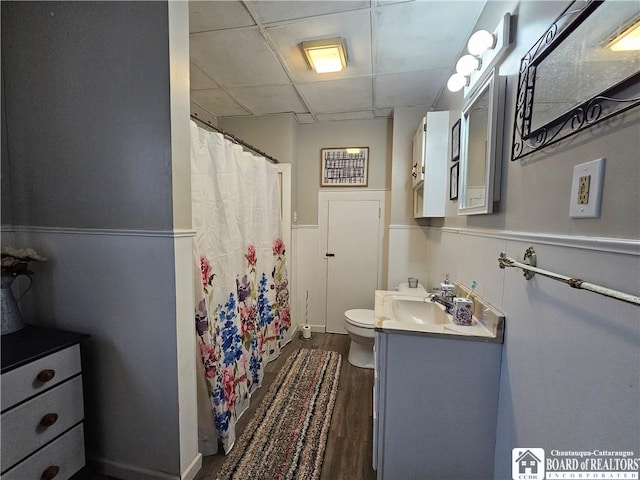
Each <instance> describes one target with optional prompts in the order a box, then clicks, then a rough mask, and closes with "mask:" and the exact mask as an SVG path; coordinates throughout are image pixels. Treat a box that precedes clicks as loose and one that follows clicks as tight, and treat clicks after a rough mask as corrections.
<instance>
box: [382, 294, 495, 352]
mask: <svg viewBox="0 0 640 480" xmlns="http://www.w3.org/2000/svg"><path fill="white" fill-rule="evenodd" d="M456 286H457V287H458V288H460V285H456ZM429 295H430V294H429V293H424V292H422V293H420V292H416V293H415V294H413V293H407V292H398V291H395V290H376V292H375V324H374V327H375V329H376V330H377V331H381V332H385V333H400V334H408V335H427V336H435V337H439V338H451V339H459V340H473V341H482V342H495V343H502V342H503V330H504V315H503V314H502V313H501V312H499V311H497V310H496V309H495V308H494V307H492V306H491V305H489V304H487V303H485V302H484V301H483V300H482V299H480V298H479V297H477V296H476V297H474V304H475V308H474V316H473V319H474V324H473V325H470V326H462V325H456V324H455V323H453V321H452V320H451V315H449V314H446V315H447V316H448V318H449V320H450V322H449V323H447V324H444V325H421V324H414V323H407V322H400V321H397V320H396V319H395V318H394V314H393V311H392V302H393V299H394V298H403V297H405V298H407V299H416V300H419V301H429V300H428V297H429ZM437 307H438V308H441V309H442V310H443V311H444V307H443V306H442V305H440V304H437Z"/></svg>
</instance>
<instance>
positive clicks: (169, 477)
mask: <svg viewBox="0 0 640 480" xmlns="http://www.w3.org/2000/svg"><path fill="white" fill-rule="evenodd" d="M89 462H90V464H91V467H92V469H93V470H95V471H96V472H98V473H101V474H103V475H108V476H110V477H115V478H120V479H122V480H193V479H194V478H195V476H196V474H197V473H198V472H199V471H200V468H202V454H200V453H198V454H197V455H196V456H195V457H194V459H193V460H192V462H191V463H190V464H189V466H188V467H187V469H186V470H185V471H184V472H183V473H182V474H180V475H175V474H171V473H167V472H161V471H159V470H152V469H150V468H143V467H138V466H136V465H130V464H127V463H121V462H114V461H113V460H107V459H106V458H101V457H97V456H93V455H90V456H89Z"/></svg>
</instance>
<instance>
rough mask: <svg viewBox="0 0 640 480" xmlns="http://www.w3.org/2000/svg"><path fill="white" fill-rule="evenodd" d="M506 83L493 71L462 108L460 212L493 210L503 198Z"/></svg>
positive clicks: (470, 213)
mask: <svg viewBox="0 0 640 480" xmlns="http://www.w3.org/2000/svg"><path fill="white" fill-rule="evenodd" d="M505 82H506V78H505V77H500V76H499V75H498V70H497V68H496V69H494V70H492V71H491V73H490V74H489V76H488V77H487V78H486V80H485V81H484V82H483V83H482V84H481V85H480V86H479V88H477V89H476V90H475V93H473V95H471V96H470V97H469V99H468V100H467V101H466V103H465V106H464V108H463V109H462V118H461V121H460V173H459V181H460V185H459V187H458V214H459V215H477V214H483V213H492V212H493V203H494V201H497V200H499V199H500V164H501V153H502V123H503V122H502V120H503V117H504V111H503V109H504V106H503V104H504V90H505Z"/></svg>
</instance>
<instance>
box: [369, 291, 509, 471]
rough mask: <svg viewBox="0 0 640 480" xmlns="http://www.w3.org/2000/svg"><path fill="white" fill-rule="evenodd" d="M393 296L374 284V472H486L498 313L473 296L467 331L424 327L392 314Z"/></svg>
mask: <svg viewBox="0 0 640 480" xmlns="http://www.w3.org/2000/svg"><path fill="white" fill-rule="evenodd" d="M397 297H398V294H397V292H386V291H377V292H376V345H375V382H374V393H373V395H374V400H373V404H374V413H373V440H374V441H373V443H374V446H373V449H374V451H373V467H374V469H375V470H376V471H377V478H378V479H397V478H415V479H418V478H434V479H435V478H437V479H457V480H461V479H476V480H477V479H485V478H487V479H488V478H493V465H494V449H495V438H496V419H497V410H498V390H499V381H500V361H501V354H502V328H503V325H504V316H501V314H500V313H499V312H497V311H495V309H493V311H489V310H488V309H487V307H486V306H484V305H483V304H481V303H480V302H479V301H478V300H476V302H475V308H474V314H475V313H476V312H477V313H478V315H479V316H482V313H483V311H484V315H485V317H487V318H486V319H482V320H483V321H481V320H480V319H478V318H474V320H475V322H476V325H475V327H477V328H475V329H472V330H470V332H474V333H466V332H465V330H460V328H464V327H459V328H455V327H454V328H452V329H451V330H449V328H448V327H447V325H446V324H441V325H439V326H437V328H436V327H435V326H434V327H433V328H431V327H429V326H428V325H427V326H425V325H424V324H420V323H415V324H412V323H411V322H407V321H405V320H402V319H398V318H395V317H394V309H393V308H391V304H392V302H393V299H394V298H397ZM419 301H422V302H425V301H428V300H427V299H426V296H422V298H420V299H419ZM437 307H440V306H439V305H437ZM444 318H445V320H444V321H445V322H446V313H445V317H444ZM427 323H428V322H427ZM430 330H431V331H430ZM484 330H486V331H484Z"/></svg>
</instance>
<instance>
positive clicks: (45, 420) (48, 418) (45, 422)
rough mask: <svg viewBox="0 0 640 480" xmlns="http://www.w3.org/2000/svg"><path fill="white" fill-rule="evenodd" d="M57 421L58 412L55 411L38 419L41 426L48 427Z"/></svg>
mask: <svg viewBox="0 0 640 480" xmlns="http://www.w3.org/2000/svg"><path fill="white" fill-rule="evenodd" d="M57 421H58V414H57V413H47V414H46V415H45V416H44V417H42V419H41V420H40V425H42V426H43V427H50V426H51V425H53V424H54V423H56V422H57ZM52 478H53V477H52Z"/></svg>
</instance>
